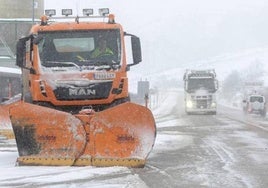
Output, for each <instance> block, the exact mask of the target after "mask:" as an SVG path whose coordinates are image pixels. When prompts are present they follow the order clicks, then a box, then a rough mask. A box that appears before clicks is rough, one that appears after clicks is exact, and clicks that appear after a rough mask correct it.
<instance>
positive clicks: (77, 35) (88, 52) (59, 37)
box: [37, 29, 121, 71]
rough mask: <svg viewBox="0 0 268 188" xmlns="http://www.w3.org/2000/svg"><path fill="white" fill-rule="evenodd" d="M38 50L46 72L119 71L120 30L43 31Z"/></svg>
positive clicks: (40, 35)
mask: <svg viewBox="0 0 268 188" xmlns="http://www.w3.org/2000/svg"><path fill="white" fill-rule="evenodd" d="M37 41H38V50H39V57H40V61H41V65H42V68H43V70H48V69H49V70H58V71H59V70H61V71H64V70H66V69H68V70H80V71H82V70H96V69H100V66H101V67H106V68H107V67H108V68H112V69H118V68H119V67H120V60H121V41H120V32H119V30H118V29H111V30H92V31H66V32H62V31H61V32H41V33H39V35H38V40H37Z"/></svg>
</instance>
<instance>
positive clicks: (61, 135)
mask: <svg viewBox="0 0 268 188" xmlns="http://www.w3.org/2000/svg"><path fill="white" fill-rule="evenodd" d="M10 114H11V122H12V127H13V131H14V134H15V138H16V143H17V148H18V152H19V158H18V159H17V163H18V165H53V166H54V165H55V166H58V165H73V163H74V161H75V160H76V159H77V158H79V156H80V155H81V154H82V152H83V149H84V147H85V145H86V134H85V130H84V127H83V125H82V122H81V121H80V120H79V119H77V118H75V117H74V116H73V115H71V114H68V113H65V112H61V111H57V110H54V109H50V108H46V107H41V106H37V105H33V104H28V103H24V102H20V103H18V104H16V105H14V106H13V107H12V108H10Z"/></svg>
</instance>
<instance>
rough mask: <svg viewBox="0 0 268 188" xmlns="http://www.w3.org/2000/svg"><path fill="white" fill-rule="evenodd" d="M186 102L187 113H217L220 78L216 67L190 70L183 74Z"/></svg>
mask: <svg viewBox="0 0 268 188" xmlns="http://www.w3.org/2000/svg"><path fill="white" fill-rule="evenodd" d="M183 80H184V91H185V92H184V93H185V94H184V102H185V112H186V113H187V114H196V113H206V114H214V115H215V114H216V113H217V102H216V91H217V90H218V80H217V79H216V72H215V70H214V69H208V70H189V69H187V70H186V71H185V73H184V76H183Z"/></svg>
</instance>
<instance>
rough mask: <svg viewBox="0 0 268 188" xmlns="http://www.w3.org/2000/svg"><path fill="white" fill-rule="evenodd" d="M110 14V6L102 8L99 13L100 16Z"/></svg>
mask: <svg viewBox="0 0 268 188" xmlns="http://www.w3.org/2000/svg"><path fill="white" fill-rule="evenodd" d="M108 14H109V8H100V9H99V15H100V16H107V15H108Z"/></svg>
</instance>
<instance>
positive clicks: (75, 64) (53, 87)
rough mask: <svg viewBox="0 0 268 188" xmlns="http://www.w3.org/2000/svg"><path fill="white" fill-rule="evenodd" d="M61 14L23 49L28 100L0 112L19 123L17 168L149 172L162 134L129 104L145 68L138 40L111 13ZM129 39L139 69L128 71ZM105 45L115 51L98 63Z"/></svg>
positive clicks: (45, 19)
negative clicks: (135, 75)
mask: <svg viewBox="0 0 268 188" xmlns="http://www.w3.org/2000/svg"><path fill="white" fill-rule="evenodd" d="M62 14H63V17H60V18H57V17H54V15H56V13H55V10H46V15H44V16H42V17H41V22H40V23H38V24H36V25H34V26H33V27H32V28H31V30H30V33H29V35H28V36H25V37H23V38H21V39H20V40H19V41H18V43H17V54H16V56H17V59H16V63H17V65H18V66H19V67H20V68H21V70H22V83H23V89H22V97H21V100H19V101H17V102H14V103H10V104H8V105H5V106H1V108H2V109H4V110H5V109H8V114H9V117H10V120H11V123H12V127H13V131H14V134H15V139H16V143H17V148H18V153H19V157H18V159H17V164H18V165H52V166H60V165H70V166H85V165H92V166H128V167H143V166H144V165H145V162H146V159H147V157H148V155H149V153H150V151H151V150H152V148H153V145H154V142H155V137H156V127H155V121H154V117H153V115H152V113H151V111H150V110H149V109H148V108H146V107H144V106H141V105H138V104H134V103H132V102H130V98H129V92H128V77H127V71H129V70H130V67H131V66H133V65H136V64H138V63H140V62H141V60H142V58H141V46H140V40H139V38H138V37H137V36H135V35H132V34H129V33H127V32H125V31H124V30H123V28H122V26H121V25H120V24H119V23H116V21H115V17H114V15H113V14H110V13H109V10H108V9H100V10H99V15H98V16H94V14H93V9H84V10H83V16H75V17H72V10H71V9H64V10H62ZM126 37H129V38H130V39H131V40H129V42H130V43H131V45H130V46H131V49H132V55H133V58H130V59H132V60H133V63H127V59H128V58H127V57H126V44H125V38H126ZM103 39H104V40H105V41H106V45H107V47H109V50H106V51H105V52H106V53H104V54H103V55H101V56H97V55H96V53H95V52H94V50H95V49H96V48H97V44H98V43H99V42H100V40H103ZM93 54H94V55H93ZM0 118H1V117H0Z"/></svg>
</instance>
